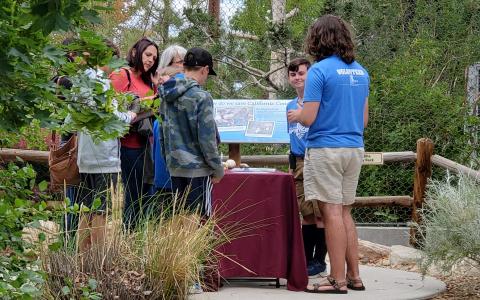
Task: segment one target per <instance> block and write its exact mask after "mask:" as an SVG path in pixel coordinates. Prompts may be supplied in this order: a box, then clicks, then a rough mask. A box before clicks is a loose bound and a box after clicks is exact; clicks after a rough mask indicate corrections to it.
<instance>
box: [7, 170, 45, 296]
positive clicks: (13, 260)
mask: <svg viewBox="0 0 480 300" xmlns="http://www.w3.org/2000/svg"><path fill="white" fill-rule="evenodd" d="M35 178H36V173H35V171H34V170H33V169H32V167H31V166H30V165H26V166H18V165H16V164H14V163H10V164H8V165H7V166H6V167H5V168H2V167H0V298H1V299H36V298H38V297H39V296H40V295H41V294H42V284H43V282H44V274H43V272H41V271H40V268H39V265H40V262H39V260H38V257H37V255H36V254H35V253H33V252H31V251H29V250H27V247H28V246H29V245H28V244H27V242H25V241H24V240H23V239H22V232H23V230H24V228H25V227H26V226H32V227H35V226H36V225H39V222H38V221H39V220H45V219H48V218H49V214H50V212H48V211H46V210H45V208H46V204H45V202H44V201H41V200H43V199H45V196H44V195H42V193H41V192H42V191H43V190H45V188H46V186H47V185H46V182H42V183H40V185H39V186H37V185H36V184H35ZM34 191H35V192H34ZM38 238H39V239H40V240H41V239H44V238H45V237H44V236H41V235H39V236H38Z"/></svg>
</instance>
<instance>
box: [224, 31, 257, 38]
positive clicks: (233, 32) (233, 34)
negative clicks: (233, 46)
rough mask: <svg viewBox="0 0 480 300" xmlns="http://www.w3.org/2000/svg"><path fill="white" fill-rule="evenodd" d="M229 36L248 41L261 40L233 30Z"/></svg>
mask: <svg viewBox="0 0 480 300" xmlns="http://www.w3.org/2000/svg"><path fill="white" fill-rule="evenodd" d="M228 34H229V35H231V36H234V37H238V38H241V39H246V40H252V41H258V40H259V39H260V38H259V37H258V36H256V35H253V34H249V33H245V32H241V31H236V30H232V31H230V32H229V33H228Z"/></svg>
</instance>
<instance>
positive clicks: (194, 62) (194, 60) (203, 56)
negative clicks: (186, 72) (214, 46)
mask: <svg viewBox="0 0 480 300" xmlns="http://www.w3.org/2000/svg"><path fill="white" fill-rule="evenodd" d="M183 65H184V66H186V67H205V66H208V75H215V76H216V75H217V73H215V71H214V70H213V59H212V55H211V54H210V53H209V52H208V51H207V50H205V49H203V48H198V47H195V48H192V49H189V50H188V51H187V54H185V58H184V59H183Z"/></svg>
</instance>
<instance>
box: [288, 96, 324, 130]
mask: <svg viewBox="0 0 480 300" xmlns="http://www.w3.org/2000/svg"><path fill="white" fill-rule="evenodd" d="M319 107H320V102H305V103H303V109H302V108H301V107H299V108H297V109H296V110H290V111H288V114H287V117H288V122H299V123H301V124H303V125H304V126H307V127H310V126H311V125H312V124H313V122H315V119H316V118H317V114H318V109H319Z"/></svg>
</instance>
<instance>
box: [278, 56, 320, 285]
mask: <svg viewBox="0 0 480 300" xmlns="http://www.w3.org/2000/svg"><path fill="white" fill-rule="evenodd" d="M309 67H310V62H309V61H308V60H306V59H304V58H297V59H294V60H292V61H291V62H290V64H289V65H288V67H287V70H288V81H289V83H290V85H291V86H292V87H293V88H294V89H295V91H296V92H297V97H296V98H295V99H293V100H292V101H290V102H289V103H288V104H287V113H288V111H290V110H296V109H297V108H299V107H303V91H304V88H305V78H306V77H307V70H308V68H309ZM307 133H308V127H305V126H303V125H302V124H301V123H298V122H289V123H288V134H289V135H290V155H289V165H290V167H289V169H290V173H291V174H293V177H294V179H295V187H296V191H297V201H298V208H299V211H300V214H301V215H302V235H303V246H304V249H305V258H306V260H307V271H308V277H309V278H316V277H318V276H326V275H327V273H326V267H327V265H326V264H325V256H326V254H327V246H326V244H325V229H324V228H323V222H321V221H320V220H318V221H319V222H316V221H317V219H316V218H315V216H316V215H317V216H319V215H320V211H319V208H318V205H317V203H316V202H312V201H305V194H304V189H303V159H304V156H305V144H306V142H307ZM317 223H318V224H317ZM317 227H318V228H317Z"/></svg>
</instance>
